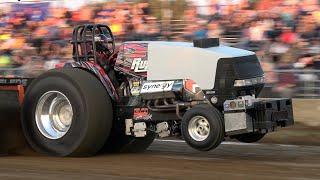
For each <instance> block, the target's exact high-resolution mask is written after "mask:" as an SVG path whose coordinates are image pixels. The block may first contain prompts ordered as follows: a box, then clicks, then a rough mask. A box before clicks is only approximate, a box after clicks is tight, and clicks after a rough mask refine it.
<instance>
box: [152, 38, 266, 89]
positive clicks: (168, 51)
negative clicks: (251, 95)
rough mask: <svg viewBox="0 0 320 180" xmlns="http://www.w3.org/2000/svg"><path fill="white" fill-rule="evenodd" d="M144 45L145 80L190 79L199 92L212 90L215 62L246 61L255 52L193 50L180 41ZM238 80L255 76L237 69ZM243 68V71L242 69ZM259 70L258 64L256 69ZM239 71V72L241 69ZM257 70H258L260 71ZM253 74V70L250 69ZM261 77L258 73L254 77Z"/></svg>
mask: <svg viewBox="0 0 320 180" xmlns="http://www.w3.org/2000/svg"><path fill="white" fill-rule="evenodd" d="M146 43H148V71H147V79H148V80H168V79H192V80H194V81H195V82H196V83H197V84H198V85H199V86H200V87H201V88H202V89H213V88H214V87H215V81H216V76H217V72H218V71H217V68H223V66H222V67H218V62H219V61H229V60H232V59H233V58H236V59H238V58H239V57H243V58H242V59H241V60H238V61H239V62H240V61H244V63H245V61H246V57H251V58H252V56H253V57H254V58H256V56H255V53H254V52H251V51H246V50H242V49H237V48H232V47H228V46H223V45H220V46H216V47H210V48H198V47H194V45H193V44H192V43H182V42H146ZM239 68H240V69H239V70H238V71H237V72H238V73H237V74H238V76H239V77H238V78H244V76H256V75H257V73H253V74H252V73H250V71H248V69H247V68H250V66H248V67H245V66H242V67H241V66H239ZM243 68H245V70H243ZM251 68H253V67H252V66H251ZM257 68H260V65H259V67H257ZM241 69H242V70H241ZM260 70H261V68H260ZM252 71H253V72H255V71H254V69H253V70H252ZM259 73H260V74H261V72H260V71H259V72H258V74H259Z"/></svg>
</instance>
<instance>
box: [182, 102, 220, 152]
mask: <svg viewBox="0 0 320 180" xmlns="http://www.w3.org/2000/svg"><path fill="white" fill-rule="evenodd" d="M181 131H182V136H183V138H184V140H185V141H186V142H187V143H188V144H189V145H190V146H191V147H193V148H195V149H197V150H200V151H209V150H211V149H213V148H216V147H217V146H218V145H220V144H221V142H222V140H223V139H224V126H223V119H222V115H221V113H220V112H219V111H218V110H217V109H216V108H215V107H212V106H209V105H198V106H195V107H193V108H191V109H190V110H188V111H187V112H186V113H185V114H184V116H183V119H182V126H181Z"/></svg>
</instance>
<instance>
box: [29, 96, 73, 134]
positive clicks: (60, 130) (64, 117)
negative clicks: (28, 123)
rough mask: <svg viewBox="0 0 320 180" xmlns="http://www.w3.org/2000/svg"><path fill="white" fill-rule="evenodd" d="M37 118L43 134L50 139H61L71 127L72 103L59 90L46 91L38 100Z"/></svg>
mask: <svg viewBox="0 0 320 180" xmlns="http://www.w3.org/2000/svg"><path fill="white" fill-rule="evenodd" d="M35 119H36V124H37V127H38V130H39V131H40V132H41V134H42V135H44V136H45V137H47V138H49V139H59V138H61V137H63V136H64V135H65V134H66V133H67V132H68V130H69V129H70V127H71V124H72V119H73V109H72V105H71V103H70V101H69V99H68V98H67V96H65V95H64V94H63V93H61V92H59V91H49V92H46V93H45V94H43V95H42V96H41V97H40V99H39V101H38V104H37V106H36V113H35Z"/></svg>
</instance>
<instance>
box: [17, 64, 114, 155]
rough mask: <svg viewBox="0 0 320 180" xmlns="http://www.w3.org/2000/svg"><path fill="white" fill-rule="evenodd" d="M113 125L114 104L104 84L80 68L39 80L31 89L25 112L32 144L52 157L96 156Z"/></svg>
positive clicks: (55, 72) (24, 121) (53, 72)
mask: <svg viewBox="0 0 320 180" xmlns="http://www.w3.org/2000/svg"><path fill="white" fill-rule="evenodd" d="M57 102H60V104H59V103H57ZM67 102H68V103H67ZM63 108H64V109H63ZM68 108H69V109H68ZM62 109H63V110H62ZM46 113H47V114H46ZM112 121H113V108H112V102H111V99H110V97H109V95H108V93H107V91H106V90H105V88H104V87H103V85H102V83H101V82H100V81H99V80H98V79H97V78H96V77H95V76H94V75H92V74H91V73H89V72H87V71H85V70H82V69H76V68H62V69H59V70H51V71H48V72H46V73H44V74H42V75H41V76H39V77H38V78H37V79H35V80H34V81H33V82H32V83H31V85H30V86H29V87H28V89H27V92H26V96H25V100H24V103H23V108H22V128H23V132H24V135H25V137H26V139H27V142H28V144H29V145H30V146H31V148H32V149H34V150H35V151H37V152H39V153H42V154H47V155H51V156H92V155H95V154H96V153H97V152H98V151H99V150H100V149H101V148H102V146H103V144H104V142H105V141H106V139H107V138H108V136H109V134H110V130H111V128H112Z"/></svg>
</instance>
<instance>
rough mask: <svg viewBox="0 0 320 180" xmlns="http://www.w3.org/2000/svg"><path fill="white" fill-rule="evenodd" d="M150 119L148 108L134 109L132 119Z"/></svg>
mask: <svg viewBox="0 0 320 180" xmlns="http://www.w3.org/2000/svg"><path fill="white" fill-rule="evenodd" d="M151 118H152V114H150V113H149V109H148V108H134V110H133V119H135V120H149V119H151Z"/></svg>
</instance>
